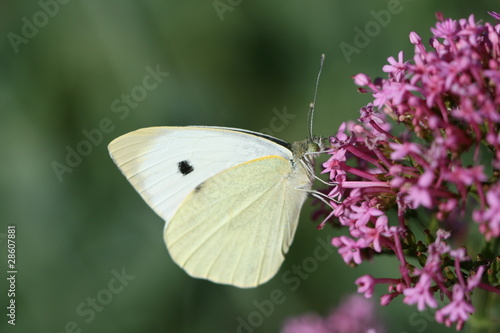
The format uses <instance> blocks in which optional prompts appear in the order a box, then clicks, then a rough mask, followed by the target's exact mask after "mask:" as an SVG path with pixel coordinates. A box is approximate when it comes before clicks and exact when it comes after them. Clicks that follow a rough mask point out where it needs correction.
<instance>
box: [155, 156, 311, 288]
mask: <svg viewBox="0 0 500 333" xmlns="http://www.w3.org/2000/svg"><path fill="white" fill-rule="evenodd" d="M304 183H306V184H309V183H310V180H309V178H308V176H307V175H306V173H305V171H304V169H303V168H300V170H299V172H297V168H293V167H292V161H290V160H287V159H285V158H282V157H279V156H268V157H263V158H258V159H255V160H252V161H249V162H246V163H243V164H241V165H238V166H235V167H232V168H230V169H227V170H225V171H223V172H221V173H219V174H217V175H215V176H213V177H211V178H210V179H208V180H206V181H205V182H203V183H202V184H200V185H199V186H197V187H196V188H195V189H194V190H193V191H192V192H191V193H190V194H189V195H188V196H187V197H186V198H185V200H184V201H183V202H182V203H181V205H180V207H179V209H178V210H177V211H176V213H175V214H174V216H173V217H172V219H171V220H170V223H169V224H168V225H167V226H166V228H165V230H164V239H165V243H166V245H167V248H168V250H169V252H170V255H171V256H172V258H173V260H174V261H175V262H176V263H177V264H178V265H179V266H181V267H182V268H183V269H184V270H185V271H186V272H187V273H188V274H190V275H191V276H193V277H198V278H205V279H208V280H211V281H213V282H217V283H224V284H231V285H235V286H238V287H254V286H257V285H259V284H261V283H264V282H266V281H267V280H269V279H270V278H271V277H273V276H274V275H275V274H276V272H277V271H278V269H279V267H280V266H281V263H282V262H283V260H284V254H285V253H286V252H287V251H288V248H289V246H290V244H291V242H292V239H293V236H294V233H295V230H296V227H297V222H298V218H299V214H300V210H301V207H302V205H303V203H304V200H305V198H306V192H305V191H300V190H297V189H296V186H297V184H300V185H302V184H304Z"/></svg>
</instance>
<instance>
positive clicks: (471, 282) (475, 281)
mask: <svg viewBox="0 0 500 333" xmlns="http://www.w3.org/2000/svg"><path fill="white" fill-rule="evenodd" d="M483 273H484V266H479V268H478V269H477V272H476V274H474V275H472V276H470V277H469V278H468V279H467V289H468V290H469V291H471V290H473V289H474V288H476V287H477V286H478V285H479V283H480V282H481V278H482V277H483Z"/></svg>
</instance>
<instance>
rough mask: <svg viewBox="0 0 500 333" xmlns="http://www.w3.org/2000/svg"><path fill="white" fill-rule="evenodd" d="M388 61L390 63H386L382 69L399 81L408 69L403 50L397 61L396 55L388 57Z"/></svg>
mask: <svg viewBox="0 0 500 333" xmlns="http://www.w3.org/2000/svg"><path fill="white" fill-rule="evenodd" d="M387 61H388V62H389V64H390V65H385V66H384V67H382V70H383V71H384V72H386V73H390V74H392V75H393V76H394V79H395V80H396V81H399V80H400V79H401V76H402V75H403V74H404V71H405V70H406V63H405V62H404V61H403V51H400V52H399V54H398V61H396V59H394V57H389V58H387Z"/></svg>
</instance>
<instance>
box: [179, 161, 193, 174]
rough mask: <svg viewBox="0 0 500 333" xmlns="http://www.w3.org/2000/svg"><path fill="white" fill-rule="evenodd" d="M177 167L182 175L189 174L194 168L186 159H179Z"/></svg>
mask: <svg viewBox="0 0 500 333" xmlns="http://www.w3.org/2000/svg"><path fill="white" fill-rule="evenodd" d="M177 168H178V170H179V172H180V173H182V174H183V175H184V176H185V175H188V174H190V173H191V172H193V170H194V168H193V166H192V165H191V164H190V163H189V161H188V160H184V161H180V162H179V163H177Z"/></svg>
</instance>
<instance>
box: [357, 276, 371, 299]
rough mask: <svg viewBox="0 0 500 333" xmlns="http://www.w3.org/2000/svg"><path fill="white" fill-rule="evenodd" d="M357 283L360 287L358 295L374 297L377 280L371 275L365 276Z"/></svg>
mask: <svg viewBox="0 0 500 333" xmlns="http://www.w3.org/2000/svg"><path fill="white" fill-rule="evenodd" d="M355 283H356V284H357V285H358V293H360V294H364V295H365V297H366V298H370V297H372V295H373V291H374V289H375V279H374V278H373V277H372V276H371V275H363V276H361V277H359V278H358V279H357V280H356V282H355Z"/></svg>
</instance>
